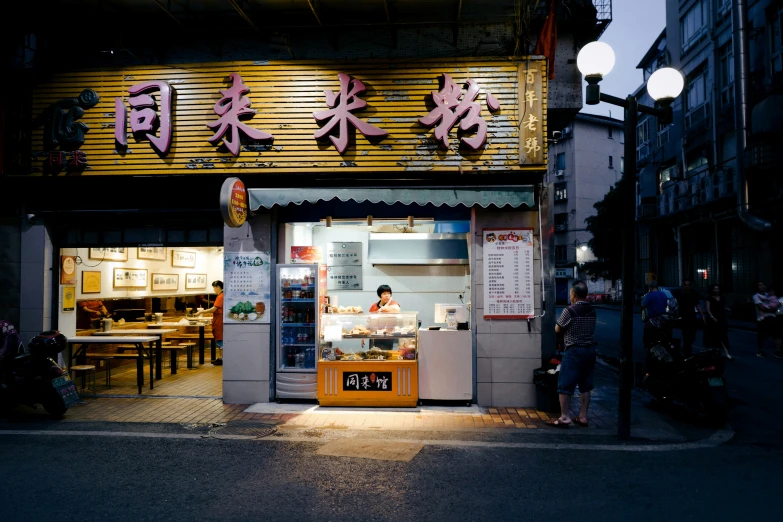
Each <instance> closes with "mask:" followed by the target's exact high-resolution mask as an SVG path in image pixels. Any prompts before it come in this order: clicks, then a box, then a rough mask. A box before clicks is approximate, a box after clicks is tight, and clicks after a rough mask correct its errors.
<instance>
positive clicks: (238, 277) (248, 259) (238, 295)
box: [223, 252, 271, 323]
mask: <svg viewBox="0 0 783 522" xmlns="http://www.w3.org/2000/svg"><path fill="white" fill-rule="evenodd" d="M269 259H270V256H269V252H225V253H224V262H223V272H224V273H225V277H226V280H225V281H224V283H223V284H224V287H225V288H224V289H223V292H224V294H225V295H224V297H223V313H224V320H225V322H226V323H268V322H269V317H270V311H269V304H270V291H269V281H270V278H271V270H270V264H269Z"/></svg>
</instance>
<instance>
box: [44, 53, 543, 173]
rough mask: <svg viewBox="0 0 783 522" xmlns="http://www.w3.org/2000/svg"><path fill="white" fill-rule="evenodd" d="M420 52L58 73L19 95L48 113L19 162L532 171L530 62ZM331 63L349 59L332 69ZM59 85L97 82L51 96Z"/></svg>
mask: <svg viewBox="0 0 783 522" xmlns="http://www.w3.org/2000/svg"><path fill="white" fill-rule="evenodd" d="M426 62H427V61H424V62H422V61H416V60H410V61H406V60H394V61H368V62H366V63H365V62H354V63H351V64H350V65H348V64H332V65H324V64H323V63H319V64H317V65H314V64H313V63H312V62H304V61H303V62H297V61H286V62H275V63H266V62H264V63H260V62H256V63H248V62H233V63H231V64H225V63H223V64H192V65H189V66H188V67H176V66H169V67H167V68H166V69H165V70H161V71H158V72H156V71H155V70H152V69H150V68H149V67H146V68H145V67H141V66H140V67H128V68H124V69H121V70H119V69H118V70H116V71H111V70H101V71H83V72H79V71H75V72H69V73H68V74H67V75H66V76H64V77H62V78H59V77H58V78H57V79H56V80H55V81H53V82H52V83H51V84H46V85H42V86H38V87H36V89H35V90H34V92H33V98H34V99H33V106H34V107H50V106H54V105H57V104H58V103H59V110H58V111H56V112H55V113H53V114H52V115H51V116H48V115H47V118H42V114H37V113H36V114H34V115H33V117H34V118H35V121H38V122H41V125H40V126H39V127H36V128H35V129H34V131H33V132H34V138H35V139H36V141H34V143H40V144H42V145H43V147H42V148H40V149H39V150H34V151H33V156H31V160H33V161H31V163H32V165H33V168H32V169H31V170H32V172H46V170H47V166H46V164H45V163H44V164H42V163H41V162H40V161H38V160H39V159H40V158H51V161H50V162H49V163H51V164H52V165H53V166H54V168H55V169H58V168H62V167H64V166H65V161H66V158H68V156H69V154H70V155H71V157H72V158H71V161H72V162H73V164H74V165H75V166H78V165H82V166H83V165H85V164H86V155H90V165H89V166H87V167H86V168H84V171H85V174H91V175H101V174H135V175H157V174H163V175H172V174H188V173H190V172H193V170H196V169H210V171H211V172H210V174H213V175H218V176H223V177H236V176H242V175H248V174H253V175H258V174H266V173H269V174H283V175H288V174H297V173H317V174H329V173H331V174H335V173H343V174H347V175H351V174H350V172H365V173H366V172H386V173H391V172H417V171H418V172H426V171H441V172H453V171H454V170H455V168H458V169H459V170H460V171H462V170H465V171H472V172H474V173H478V172H489V171H497V172H510V171H522V170H541V169H544V168H545V166H546V140H545V139H544V137H545V136H546V130H547V129H546V92H547V89H546V63H545V61H544V60H534V59H531V60H523V59H520V60H511V59H505V58H482V59H473V58H455V59H453V61H452V62H451V63H444V62H443V61H438V62H437V63H436V64H435V63H429V64H428V63H426ZM337 67H341V68H342V67H350V69H348V70H345V72H342V73H339V74H338V72H337V71H339V69H337ZM228 73H231V74H228ZM227 74H228V76H227ZM163 75H165V76H163ZM65 84H68V85H77V84H78V85H80V86H89V85H91V84H92V85H101V86H102V87H101V89H105V90H103V91H102V90H96V91H91V90H89V89H88V90H85V93H86V94H85V93H83V95H80V96H79V97H78V98H73V99H66V100H63V99H62V96H63V94H62V93H63V90H62V89H63V87H62V85H65ZM175 86H176V89H177V92H175V89H174V87H175ZM324 86H326V87H324ZM73 94H78V91H77V92H75V93H73ZM99 94H100V96H99ZM96 101H97V103H95V102H96ZM82 114H84V116H82ZM81 120H84V121H85V123H86V124H83V123H82V121H81ZM46 122H49V129H48V131H49V132H48V133H47V132H46V131H45V130H44V129H43V126H44V124H45V123H46ZM87 125H89V127H90V128H89V134H87V130H88V129H87ZM53 131H54V134H52V132H53ZM112 135H113V136H112ZM175 135H176V137H175ZM273 135H274V136H273ZM47 136H48V137H47ZM175 139H176V147H175V146H174V145H175V143H174V142H175ZM55 142H56V143H55ZM112 142H116V145H117V147H116V149H115V147H112V146H111V145H109V144H110V143H112ZM254 142H256V143H254ZM80 143H83V145H82V146H79V144H80ZM251 143H253V144H252V145H251ZM77 149H78V150H77ZM50 152H51V154H50ZM118 153H119V155H120V156H121V157H118V155H117V154H118ZM166 154H168V156H167V157H166V159H165V160H164V159H163V156H164V155H166ZM50 170H52V169H50Z"/></svg>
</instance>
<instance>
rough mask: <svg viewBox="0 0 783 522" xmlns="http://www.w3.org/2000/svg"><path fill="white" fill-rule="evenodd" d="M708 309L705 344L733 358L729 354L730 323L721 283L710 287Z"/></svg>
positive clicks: (706, 306) (727, 357) (706, 303)
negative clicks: (727, 317)
mask: <svg viewBox="0 0 783 522" xmlns="http://www.w3.org/2000/svg"><path fill="white" fill-rule="evenodd" d="M705 308H706V310H707V326H706V329H705V330H704V345H705V346H709V347H711V348H720V349H721V350H722V351H723V357H724V358H726V359H731V355H730V354H729V325H728V322H727V321H726V302H725V301H724V300H723V294H721V292H720V285H718V284H713V285H712V286H711V287H710V295H709V297H707V300H706V301H705Z"/></svg>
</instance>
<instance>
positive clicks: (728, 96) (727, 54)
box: [718, 40, 734, 107]
mask: <svg viewBox="0 0 783 522" xmlns="http://www.w3.org/2000/svg"><path fill="white" fill-rule="evenodd" d="M718 60H719V62H720V66H719V68H718V74H719V75H720V78H719V79H718V81H719V82H720V104H721V107H726V106H728V105H733V104H734V48H733V46H732V42H731V40H729V41H728V42H726V43H725V44H723V45H722V46H721V48H720V49H719V50H718Z"/></svg>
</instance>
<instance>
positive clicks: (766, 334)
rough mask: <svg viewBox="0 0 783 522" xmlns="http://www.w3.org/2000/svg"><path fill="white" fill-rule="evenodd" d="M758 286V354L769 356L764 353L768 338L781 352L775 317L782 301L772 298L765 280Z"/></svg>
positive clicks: (756, 300)
mask: <svg viewBox="0 0 783 522" xmlns="http://www.w3.org/2000/svg"><path fill="white" fill-rule="evenodd" d="M756 288H757V290H758V291H757V292H756V293H755V294H753V304H754V305H755V306H756V323H757V324H758V330H757V332H758V333H757V336H756V343H757V349H756V356H757V357H766V356H767V355H766V354H765V353H764V342H765V341H766V340H767V339H773V340H774V341H775V347H776V348H777V353H778V354H780V336H779V335H778V334H777V332H775V324H776V321H775V317H776V315H777V310H778V308H779V307H780V301H778V299H777V298H775V299H774V300H773V299H770V295H769V294H768V293H767V285H765V284H764V282H763V281H759V282H758V285H756Z"/></svg>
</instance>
